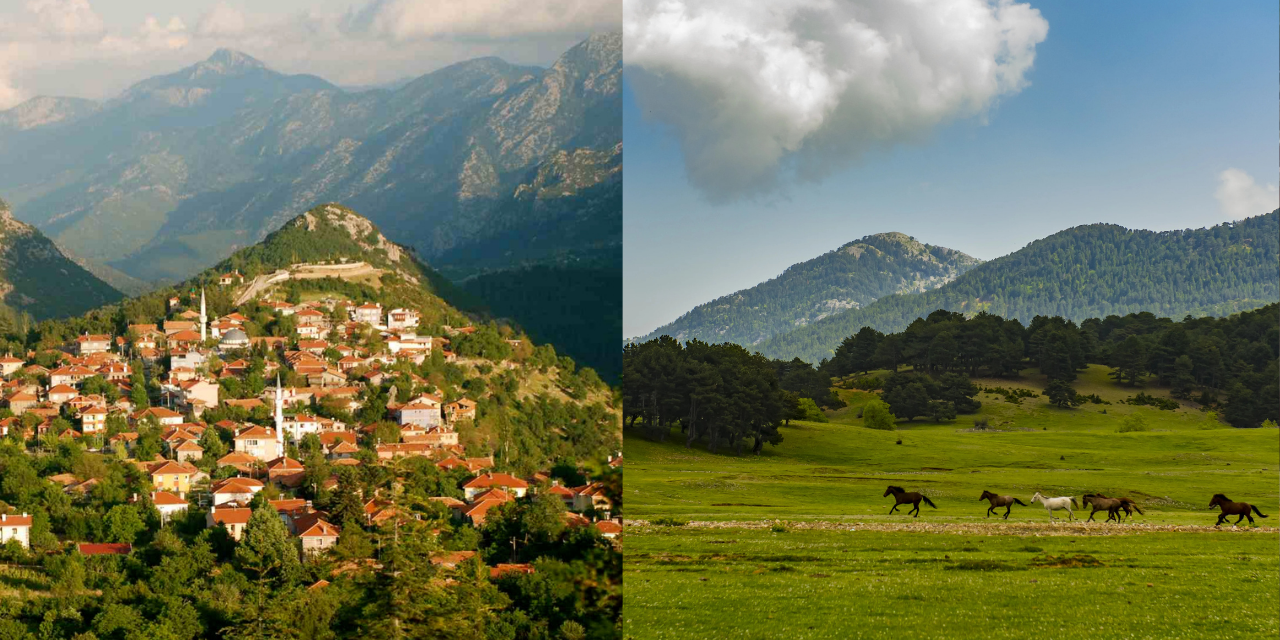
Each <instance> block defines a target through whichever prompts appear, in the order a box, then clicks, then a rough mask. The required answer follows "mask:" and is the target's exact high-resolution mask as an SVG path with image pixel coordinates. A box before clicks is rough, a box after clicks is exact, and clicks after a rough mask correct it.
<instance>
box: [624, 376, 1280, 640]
mask: <svg viewBox="0 0 1280 640" xmlns="http://www.w3.org/2000/svg"><path fill="white" fill-rule="evenodd" d="M1105 376H1106V368H1105V367H1091V368H1090V369H1089V370H1088V371H1085V372H1084V373H1083V374H1082V376H1081V379H1080V380H1078V381H1077V382H1076V383H1075V387H1076V390H1077V391H1078V392H1079V393H1081V394H1086V395H1088V394H1097V395H1098V396H1099V397H1101V398H1102V399H1104V400H1108V401H1110V402H1111V404H1086V405H1083V406H1081V407H1079V408H1076V409H1059V408H1056V407H1053V406H1051V405H1049V404H1048V402H1047V399H1046V398H1044V397H1040V396H1037V397H1031V398H1021V399H1019V401H1018V403H1016V404H1015V403H1013V402H1010V401H1008V400H1006V399H1005V398H1004V396H1002V395H996V394H988V393H983V394H980V396H979V399H980V400H981V401H982V403H983V407H982V409H981V411H980V413H978V414H977V415H971V416H960V417H959V418H958V419H957V420H955V421H952V422H946V423H941V424H934V423H929V422H925V421H919V420H917V421H915V422H908V423H899V424H898V425H897V430H896V431H879V430H873V429H867V428H864V427H863V426H862V425H861V419H860V418H858V410H859V408H860V406H861V405H862V404H863V403H864V402H866V400H867V399H868V398H870V397H873V395H874V394H873V393H870V392H863V391H851V390H841V391H840V392H839V393H840V395H841V396H842V398H844V399H845V400H846V401H847V402H848V403H849V406H848V407H847V408H845V409H842V410H840V411H838V412H829V413H828V414H827V417H828V419H829V420H830V421H829V422H826V423H817V422H793V423H792V424H791V425H790V426H788V427H784V428H782V429H781V433H782V435H783V437H784V440H783V442H782V444H781V445H779V446H777V447H765V450H764V452H763V453H762V454H761V455H759V456H749V455H748V456H742V457H735V456H732V455H723V454H722V455H712V454H710V453H708V452H706V451H704V450H701V449H698V448H694V449H686V448H685V447H684V446H683V440H682V439H680V438H678V437H673V438H671V439H669V440H668V441H667V442H663V443H659V442H652V441H649V440H644V439H642V438H639V437H634V436H633V434H630V433H628V434H627V435H628V437H627V439H626V445H625V446H626V460H627V479H626V485H625V487H626V498H627V502H626V505H627V514H628V516H629V517H630V518H632V519H633V521H636V522H640V523H642V522H643V521H659V522H669V523H676V524H679V523H682V522H689V524H686V525H684V526H649V525H645V524H641V526H630V527H628V530H627V535H626V556H625V557H626V567H625V571H626V574H625V582H626V585H627V597H626V604H625V612H624V616H625V618H626V633H627V636H628V637H631V638H636V639H640V638H703V637H716V638H858V637H865V638H879V637H885V638H889V637H895V638H897V637H903V636H904V634H909V636H911V637H947V638H967V637H973V638H979V637H981V638H1023V637H1036V636H1037V635H1040V636H1041V637H1067V635H1069V634H1072V635H1074V634H1080V635H1081V636H1087V637H1097V638H1179V637H1184V638H1197V637H1206V636H1214V637H1223V638H1251V637H1274V635H1275V629H1276V628H1277V626H1278V620H1277V604H1280V558H1278V556H1280V553H1278V548H1280V547H1278V545H1280V537H1278V535H1277V533H1278V532H1277V529H1276V525H1277V524H1278V523H1280V522H1278V521H1280V518H1277V517H1276V516H1275V513H1276V512H1277V511H1280V488H1278V486H1277V475H1278V470H1280V432H1277V431H1276V430H1275V429H1251V430H1238V429H1233V428H1230V427H1229V426H1227V425H1225V424H1222V423H1221V422H1219V421H1217V420H1216V419H1214V416H1213V415H1212V414H1209V413H1207V412H1202V411H1200V410H1198V409H1197V408H1196V407H1194V406H1192V405H1190V404H1188V403H1183V404H1182V405H1181V406H1180V407H1179V408H1178V409H1177V410H1174V411H1167V410H1160V409H1156V408H1154V407H1150V406H1132V405H1128V404H1123V403H1122V402H1121V401H1122V400H1124V399H1125V398H1128V397H1130V396H1133V395H1135V394H1136V393H1137V392H1138V391H1145V392H1146V393H1149V394H1151V393H1159V395H1161V396H1165V394H1164V393H1163V392H1159V390H1153V389H1151V388H1147V389H1130V388H1126V387H1120V386H1116V385H1114V384H1112V383H1111V382H1109V381H1107V380H1106V377H1105ZM975 383H977V384H979V385H980V386H984V387H1004V388H1006V389H1008V388H1013V387H1018V388H1029V389H1032V390H1034V391H1036V392H1039V390H1040V389H1041V388H1043V382H1042V381H1040V380H1038V379H1037V378H1036V377H1035V376H1032V375H1024V377H1023V379H1021V380H1017V381H1013V382H1012V383H1011V382H1010V381H1008V380H1003V381H1002V380H975ZM1011 395H1012V394H1011ZM1104 411H1105V413H1103V412H1104ZM1129 416H1138V417H1139V419H1138V420H1136V421H1135V420H1133V419H1129V420H1126V418H1127V417H1129ZM982 418H985V419H986V422H987V425H988V426H987V427H986V428H975V426H974V422H975V419H982ZM1135 423H1136V424H1141V425H1142V426H1143V427H1144V429H1139V430H1126V431H1125V432H1121V429H1122V427H1123V426H1124V425H1126V424H1127V425H1132V424H1135ZM674 435H675V434H673V436H674ZM890 485H893V486H897V487H902V488H903V489H905V491H907V492H918V493H921V494H922V495H923V496H926V497H928V498H929V499H931V500H932V502H933V503H934V504H936V505H937V509H929V508H927V507H926V508H925V509H923V510H922V511H921V512H920V513H919V517H912V516H908V515H906V514H905V512H906V509H905V508H901V509H898V511H897V513H893V514H890V513H889V512H890V510H891V509H892V508H893V507H894V505H895V499H894V498H893V497H892V496H889V497H885V496H884V494H885V493H886V489H885V487H886V486H890ZM984 491H990V492H992V493H994V494H996V495H999V496H1012V497H1015V498H1018V499H1019V500H1021V501H1022V502H1023V503H1025V504H1026V506H1022V505H1018V504H1016V503H1015V504H1013V505H1012V507H1011V512H1010V515H1009V518H1008V520H1007V521H1006V520H1004V519H1003V517H1001V518H1000V520H999V521H997V520H996V518H987V517H986V516H987V513H988V509H989V508H990V506H991V505H990V503H989V501H987V500H981V501H980V497H981V496H982V495H983V492H984ZM1036 492H1039V493H1041V494H1043V495H1044V496H1048V497H1051V498H1052V497H1057V496H1074V497H1075V498H1076V500H1077V501H1079V500H1080V499H1081V498H1082V497H1083V496H1084V494H1087V493H1095V494H1103V495H1105V496H1108V497H1110V498H1131V499H1132V500H1133V504H1134V505H1136V506H1137V507H1138V508H1140V509H1141V512H1142V513H1141V515H1140V514H1139V513H1138V512H1137V511H1135V512H1134V513H1133V514H1132V516H1130V517H1129V518H1128V519H1127V520H1126V522H1125V523H1123V524H1114V523H1103V522H1085V523H1082V522H1068V521H1067V520H1066V518H1065V517H1064V516H1066V513H1065V512H1064V511H1057V512H1055V514H1054V515H1056V516H1059V517H1060V520H1056V521H1054V522H1053V523H1050V522H1049V520H1048V515H1047V513H1046V511H1045V508H1044V506H1042V505H1041V504H1040V503H1039V502H1036V503H1034V504H1033V503H1031V501H1030V498H1031V496H1032V495H1033V494H1035V493H1036ZM1215 494H1225V495H1226V496H1228V497H1229V498H1230V499H1231V500H1232V501H1236V502H1247V503H1249V504H1250V505H1251V506H1256V507H1258V508H1259V509H1260V510H1261V512H1262V513H1265V514H1267V515H1270V516H1272V518H1269V519H1256V524H1255V525H1254V526H1253V527H1250V526H1249V525H1248V523H1247V521H1246V522H1245V523H1244V524H1242V525H1241V526H1240V527H1238V528H1232V527H1231V526H1230V522H1234V520H1235V518H1234V517H1232V518H1231V520H1230V521H1229V522H1228V524H1227V525H1224V526H1223V527H1222V528H1221V529H1214V528H1213V525H1214V524H1215V522H1216V521H1217V520H1218V515H1219V509H1218V507H1216V506H1214V507H1210V505H1209V503H1210V500H1211V499H1212V498H1213V496H1214V495H1215ZM1080 506H1081V507H1083V506H1084V505H1083V504H1081V505H1080ZM1088 511H1089V510H1088V509H1086V510H1085V512H1084V517H1085V518H1087V517H1088ZM999 515H1000V516H1003V509H1001V510H1000V512H999ZM1076 515H1077V516H1079V515H1080V510H1079V509H1077V514H1076ZM1255 518H1256V514H1255ZM1098 519H1099V520H1101V519H1102V518H1101V516H1100V517H1099V518H1098ZM1148 583H1150V584H1151V585H1152V586H1147V585H1148ZM1044 634H1047V635H1044Z"/></svg>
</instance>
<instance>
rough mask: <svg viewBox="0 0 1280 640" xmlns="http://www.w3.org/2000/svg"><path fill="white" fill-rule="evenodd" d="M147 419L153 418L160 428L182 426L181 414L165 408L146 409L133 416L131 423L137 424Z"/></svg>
mask: <svg viewBox="0 0 1280 640" xmlns="http://www.w3.org/2000/svg"><path fill="white" fill-rule="evenodd" d="M147 417H153V418H155V419H156V422H158V423H160V426H162V427H172V426H177V425H180V424H182V414H181V413H178V412H177V411H174V410H173V409H169V408H166V407H148V408H146V409H143V410H142V411H139V412H137V413H135V414H133V422H134V424H137V423H139V422H142V421H143V420H146V419H147Z"/></svg>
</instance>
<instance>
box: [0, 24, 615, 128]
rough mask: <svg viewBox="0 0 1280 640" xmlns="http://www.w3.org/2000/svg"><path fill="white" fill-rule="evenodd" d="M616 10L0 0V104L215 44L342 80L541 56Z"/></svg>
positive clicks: (94, 84)
mask: <svg viewBox="0 0 1280 640" xmlns="http://www.w3.org/2000/svg"><path fill="white" fill-rule="evenodd" d="M620 21H621V8H620V6H619V2H618V0H270V1H269V2H264V1H261V0H223V1H219V2H209V1H199V0H182V1H181V2H173V1H172V0H0V110H3V109H7V108H10V107H12V106H15V105H17V104H20V103H21V102H22V101H24V100H27V99H29V98H32V97H34V96H38V95H57V96H71V97H80V98H91V99H98V100H101V99H105V98H111V97H114V96H116V95H118V94H119V93H120V92H121V91H123V90H124V89H126V88H127V87H128V86H129V85H131V84H133V83H135V82H137V81H139V80H143V79H146V78H149V77H151V76H154V75H160V74H164V73H170V72H173V71H177V70H178V69H181V68H183V67H185V66H188V65H190V64H193V63H195V62H198V61H200V60H202V59H204V58H207V57H208V56H209V55H210V54H211V53H212V52H213V51H214V50H216V49H217V48H219V47H228V48H232V49H237V50H240V51H243V52H244V53H247V54H249V55H251V56H253V57H255V58H258V59H259V60H261V61H263V62H264V63H266V64H267V66H269V67H271V68H273V69H276V70H277V71H282V72H285V73H310V74H314V75H318V76H321V77H323V78H325V79H326V80H329V81H330V82H333V83H335V84H338V85H342V86H364V85H376V84H382V83H388V82H394V81H397V80H401V79H404V78H411V77H416V76H419V75H422V74H424V73H429V72H431V71H434V70H436V69H438V68H440V67H443V66H446V65H449V64H452V63H454V62H459V61H462V60H468V59H472V58H477V57H481V56H488V55H496V56H499V57H502V58H504V59H506V60H508V61H510V62H514V63H517V64H534V65H542V66H545V65H548V64H550V63H551V62H553V61H554V60H555V59H556V58H557V57H558V56H559V55H560V54H561V53H563V52H564V51H565V50H567V49H568V48H569V47H571V46H572V45H573V44H575V43H577V42H578V41H580V40H582V39H584V38H586V37H587V36H588V35H590V34H592V33H595V32H598V31H604V30H616V29H617V28H618V25H619V24H620Z"/></svg>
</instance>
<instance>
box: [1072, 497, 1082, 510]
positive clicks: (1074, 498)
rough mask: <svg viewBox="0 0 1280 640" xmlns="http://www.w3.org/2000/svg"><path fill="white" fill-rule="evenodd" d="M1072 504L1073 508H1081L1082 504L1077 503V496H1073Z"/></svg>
mask: <svg viewBox="0 0 1280 640" xmlns="http://www.w3.org/2000/svg"><path fill="white" fill-rule="evenodd" d="M1071 506H1072V507H1073V508H1076V509H1079V508H1080V505H1078V504H1076V497H1075V496H1071Z"/></svg>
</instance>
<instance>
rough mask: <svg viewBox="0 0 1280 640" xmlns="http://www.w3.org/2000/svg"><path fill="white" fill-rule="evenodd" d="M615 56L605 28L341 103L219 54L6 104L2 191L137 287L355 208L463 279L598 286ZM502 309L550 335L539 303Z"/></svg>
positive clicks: (617, 66) (618, 141)
mask: <svg viewBox="0 0 1280 640" xmlns="http://www.w3.org/2000/svg"><path fill="white" fill-rule="evenodd" d="M621 52H622V50H621V35H620V34H618V33H611V34H601V35H596V36H593V37H591V38H589V39H587V40H585V41H583V42H582V43H580V44H578V45H576V46H574V47H573V48H571V49H570V50H568V51H566V52H565V53H564V54H563V55H562V56H561V57H560V58H559V59H558V60H557V61H556V62H555V64H553V65H552V66H550V67H548V68H545V69H544V68H539V67H528V66H519V65H513V64H509V63H507V62H504V61H502V60H500V59H497V58H481V59H476V60H470V61H466V62H461V63H458V64H454V65H451V66H449V67H445V68H443V69H440V70H438V71H435V72H432V73H429V74H427V75H424V76H422V77H419V78H416V79H413V80H411V81H408V82H405V83H394V84H393V85H391V86H392V87H393V88H390V89H372V90H364V91H359V92H349V91H345V90H343V89H341V88H339V87H336V86H334V85H333V84H330V83H329V82H327V81H325V80H323V79H321V78H318V77H315V76H309V75H285V74H281V73H278V72H275V71H273V70H271V69H270V68H269V67H267V66H266V65H265V64H263V63H262V62H260V61H258V60H256V59H254V58H252V57H250V56H248V55H246V54H244V53H240V52H235V51H229V50H219V51H218V52H216V53H214V54H213V55H212V56H211V57H210V58H209V59H207V60H205V61H203V62H200V63H198V64H195V65H193V66H191V67H188V68H185V69H182V70H180V71H177V72H175V73H172V74H169V75H164V76H159V77H155V78H150V79H147V80H145V81H142V82H139V83H138V84H136V85H134V86H132V87H130V88H129V89H128V90H126V91H125V92H124V93H123V94H121V95H120V96H119V97H117V98H114V99H111V100H108V101H105V102H101V103H98V102H91V101H87V100H80V99H69V98H48V97H42V98H35V99H33V100H31V101H28V102H26V103H23V104H22V105H19V106H17V107H15V108H13V109H10V110H8V111H3V112H0V193H4V194H6V196H7V197H9V198H10V199H11V200H12V201H13V203H14V205H15V210H16V212H17V213H18V215H20V216H21V217H22V219H23V220H25V221H27V222H30V223H32V224H34V225H35V226H37V227H39V228H40V229H41V230H43V231H44V232H45V233H46V234H47V235H49V236H50V237H51V238H52V239H53V240H55V241H56V242H57V243H58V244H59V245H60V246H62V247H63V248H65V249H66V250H67V251H68V252H69V253H70V254H71V255H73V256H74V257H76V258H77V259H79V260H81V261H83V262H84V263H85V264H86V266H88V267H89V268H90V269H91V270H93V271H94V272H95V273H96V274H98V275H99V276H101V277H102V278H103V279H104V280H106V281H108V282H111V283H112V284H113V285H115V286H116V287H117V288H121V289H124V290H128V291H133V292H137V291H141V290H145V289H146V288H148V287H149V286H154V284H155V283H160V282H175V281H178V280H181V279H184V278H186V277H188V276H190V275H192V274H194V273H196V272H198V271H199V270H201V269H203V268H206V267H208V266H209V265H212V264H214V263H216V262H218V261H220V260H222V259H223V258H225V257H227V256H228V255H230V254H231V253H232V252H233V251H234V250H235V249H237V248H239V247H245V246H249V245H252V244H253V243H255V242H257V241H259V240H261V239H262V238H264V237H265V236H266V235H267V233H269V232H271V231H273V230H275V229H277V228H279V227H280V225H281V224H282V223H283V222H285V221H287V220H289V219H291V218H293V217H294V216H296V215H298V213H299V212H301V211H306V210H308V209H310V208H311V207H312V206H314V205H316V204H317V203H321V202H340V203H342V204H343V205H346V206H349V207H351V208H353V209H355V210H358V211H361V212H362V213H364V214H365V215H367V216H368V217H369V218H370V219H372V220H373V221H374V222H375V223H377V224H378V225H379V226H380V227H381V228H382V229H383V230H384V231H385V233H386V234H387V235H388V236H389V237H391V238H393V239H394V240H395V241H397V242H400V243H402V244H405V245H407V246H410V247H412V248H413V249H414V250H415V251H416V252H417V254H418V255H419V256H420V257H421V259H422V260H424V261H426V262H428V263H430V264H431V265H432V266H433V267H435V268H436V269H437V270H439V271H440V272H442V273H444V274H446V275H447V276H449V277H450V278H452V279H454V280H455V281H458V282H462V281H464V280H466V279H467V278H472V277H475V276H479V275H488V276H489V277H491V278H492V277H497V278H498V279H499V280H503V281H504V282H506V283H507V286H510V281H512V280H515V281H521V280H524V279H527V278H529V277H531V276H530V274H531V273H534V271H533V267H539V268H542V269H544V270H545V269H552V270H555V269H562V268H572V269H574V270H575V272H581V271H582V270H584V269H585V270H587V271H588V272H590V273H591V274H592V275H593V276H598V277H600V278H608V277H610V276H611V275H612V274H611V273H610V270H616V269H620V268H621V266H620V265H621V239H622V219H621V215H622V213H621V208H622V203H621V168H622V116H621V94H620V86H621V70H622V58H621V55H622V53H621ZM539 273H542V272H539ZM543 276H545V273H543ZM543 276H537V277H543ZM619 298H620V294H619ZM618 308H619V309H620V302H619V307H618ZM509 311H510V312H511V313H512V315H513V317H514V319H515V320H516V321H517V322H520V323H521V324H524V325H526V327H525V328H526V329H528V330H530V331H531V332H533V333H540V334H541V335H539V338H540V339H544V340H547V341H550V342H553V343H555V342H557V338H556V335H555V334H556V328H555V327H546V326H537V325H538V324H539V322H541V321H542V319H543V318H545V316H546V314H540V313H538V311H540V310H538V309H532V310H526V309H510V310H509ZM611 324H615V323H614V321H613V319H612V318H608V317H604V316H602V315H601V316H595V322H594V323H593V326H595V327H601V326H606V325H611ZM617 335H618V334H617V333H616V332H614V333H612V335H609V336H607V338H605V339H607V341H608V343H609V344H610V348H609V352H610V353H614V352H616V346H615V345H616V344H617ZM591 364H593V365H594V366H597V367H599V368H602V369H608V368H609V367H610V366H611V365H610V364H609V363H591Z"/></svg>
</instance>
